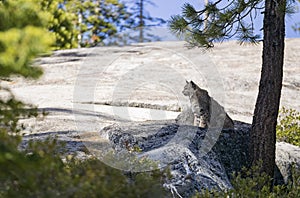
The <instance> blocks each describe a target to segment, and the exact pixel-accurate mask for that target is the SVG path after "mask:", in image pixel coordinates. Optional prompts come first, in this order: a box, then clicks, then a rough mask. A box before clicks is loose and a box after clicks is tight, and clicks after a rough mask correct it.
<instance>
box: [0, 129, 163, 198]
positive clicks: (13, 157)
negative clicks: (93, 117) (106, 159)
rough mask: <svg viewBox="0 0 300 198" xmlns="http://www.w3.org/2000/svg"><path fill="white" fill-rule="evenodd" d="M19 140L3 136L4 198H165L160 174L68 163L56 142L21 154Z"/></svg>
mask: <svg viewBox="0 0 300 198" xmlns="http://www.w3.org/2000/svg"><path fill="white" fill-rule="evenodd" d="M20 140H21V138H20V137H19V136H10V135H8V134H7V133H4V132H1V133H0V170H1V171H0V197H105V198H109V197H112V198H113V197H161V196H163V194H164V193H165V192H164V190H163V188H162V176H163V174H162V173H161V172H160V171H154V172H148V173H137V174H134V175H131V177H130V179H129V177H127V176H125V174H124V173H123V172H122V171H120V170H117V169H114V168H111V167H109V166H107V165H105V164H103V163H102V162H100V161H99V160H98V159H89V160H85V161H80V160H78V159H76V158H74V157H71V156H68V157H67V159H66V161H65V162H64V161H63V160H62V159H61V156H60V155H59V151H60V146H59V144H58V142H57V141H56V140H50V139H48V140H46V141H44V142H31V144H30V146H29V148H28V150H27V151H19V150H18V148H17V146H18V144H19V143H20Z"/></svg>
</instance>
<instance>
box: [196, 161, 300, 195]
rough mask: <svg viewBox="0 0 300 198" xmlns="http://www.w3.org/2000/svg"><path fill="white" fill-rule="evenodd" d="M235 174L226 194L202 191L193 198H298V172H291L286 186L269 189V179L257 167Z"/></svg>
mask: <svg viewBox="0 0 300 198" xmlns="http://www.w3.org/2000/svg"><path fill="white" fill-rule="evenodd" d="M242 172H243V173H238V174H236V175H235V176H234V177H233V179H232V181H231V183H232V186H233V188H232V189H230V190H228V191H226V192H219V191H216V190H213V191H208V190H203V191H202V192H199V193H197V194H196V195H195V196H194V198H200V197H201V198H215V197H216V198H221V197H222V198H231V197H233V198H235V197H236V198H260V197H261V198H285V197H286V198H294V197H300V171H299V170H297V169H294V170H293V180H292V182H290V183H288V184H287V185H278V186H274V187H273V188H272V190H271V189H270V183H271V179H270V177H269V176H267V175H266V174H260V173H259V166H255V167H252V168H251V169H250V170H248V171H246V170H243V171H242Z"/></svg>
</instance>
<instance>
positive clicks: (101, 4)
mask: <svg viewBox="0 0 300 198" xmlns="http://www.w3.org/2000/svg"><path fill="white" fill-rule="evenodd" d="M65 6H66V9H67V10H69V11H70V12H72V13H76V17H77V21H80V22H78V23H77V28H78V29H79V34H80V37H81V38H80V41H79V42H80V44H81V46H95V45H97V44H104V40H105V39H107V38H109V37H112V36H114V35H116V33H117V32H118V31H121V30H122V29H123V28H124V27H125V21H126V20H127V19H128V18H129V16H130V14H129V13H128V12H127V11H126V9H125V5H124V4H123V3H120V2H119V1H118V0H85V1H82V0H81V1H75V0H74V1H70V2H68V3H66V4H65Z"/></svg>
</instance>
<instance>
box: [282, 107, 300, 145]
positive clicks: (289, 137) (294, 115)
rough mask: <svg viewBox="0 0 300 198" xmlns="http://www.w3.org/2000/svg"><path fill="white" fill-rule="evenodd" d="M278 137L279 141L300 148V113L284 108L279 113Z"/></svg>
mask: <svg viewBox="0 0 300 198" xmlns="http://www.w3.org/2000/svg"><path fill="white" fill-rule="evenodd" d="M276 135H277V140H278V141H283V142H287V143H290V144H294V145H296V146H300V112H298V111H296V110H294V109H286V108H284V107H283V108H282V109H281V110H280V111H279V117H278V123H277V126H276Z"/></svg>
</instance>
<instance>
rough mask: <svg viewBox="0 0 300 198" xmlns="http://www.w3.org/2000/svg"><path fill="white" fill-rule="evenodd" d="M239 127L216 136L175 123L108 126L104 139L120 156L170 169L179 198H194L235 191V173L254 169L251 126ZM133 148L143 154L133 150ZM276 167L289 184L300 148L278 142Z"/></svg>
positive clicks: (279, 177)
mask: <svg viewBox="0 0 300 198" xmlns="http://www.w3.org/2000/svg"><path fill="white" fill-rule="evenodd" d="M234 124H235V129H234V130H223V131H222V132H221V133H215V134H213V133H214V131H213V130H212V129H208V130H207V129H202V128H198V127H194V126H189V125H179V124H177V123H172V122H171V121H151V122H150V121H149V122H132V123H131V122H130V123H123V124H122V125H116V124H115V125H111V126H108V127H106V128H104V129H103V130H102V131H101V135H102V136H103V135H104V136H106V137H108V140H109V142H110V144H111V146H112V148H114V152H116V153H119V154H121V155H126V153H131V154H134V155H135V156H136V157H137V158H139V159H143V158H145V157H147V158H148V159H150V160H153V161H155V162H156V163H157V164H158V167H159V168H161V169H164V168H169V169H170V172H171V175H172V177H171V178H169V179H166V181H165V184H164V186H165V188H167V189H169V190H170V191H171V192H172V193H173V194H177V196H181V197H190V196H191V195H193V194H194V193H195V192H196V191H200V190H202V189H209V190H211V189H215V190H225V189H230V188H232V185H231V183H230V179H231V177H232V174H233V173H234V172H239V171H241V169H242V168H243V167H249V165H250V156H249V142H250V129H251V125H250V124H247V123H243V122H238V121H235V123H234ZM209 133H212V134H209ZM210 144H213V145H210ZM133 148H139V150H140V151H139V152H132V151H134V149H133ZM126 157H127V156H126ZM276 164H277V167H278V168H277V167H276V168H277V172H276V183H277V184H282V183H283V182H284V183H287V182H288V181H289V179H291V178H292V171H291V170H292V169H291V167H292V166H293V164H295V166H296V168H299V167H300V148H299V147H296V146H293V145H290V144H287V143H277V149H276ZM129 169H131V170H133V169H132V167H130V168H129ZM129 169H128V170H129ZM128 170H126V171H128ZM129 171H130V170H129ZM140 171H143V170H140ZM145 171H146V170H145Z"/></svg>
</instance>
